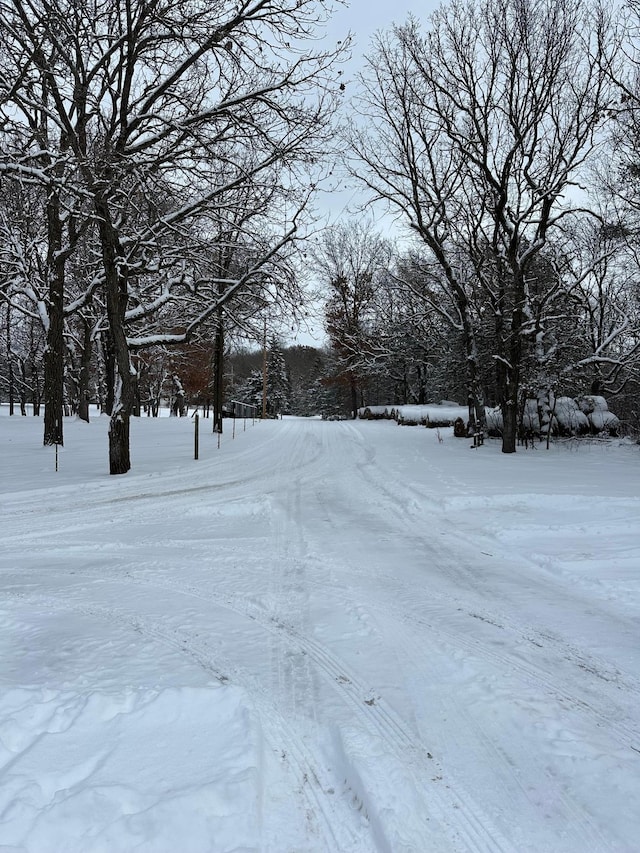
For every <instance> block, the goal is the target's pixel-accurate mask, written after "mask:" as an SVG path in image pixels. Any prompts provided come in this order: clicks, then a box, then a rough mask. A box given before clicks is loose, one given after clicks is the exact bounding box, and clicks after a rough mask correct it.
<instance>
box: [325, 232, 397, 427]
mask: <svg viewBox="0 0 640 853" xmlns="http://www.w3.org/2000/svg"><path fill="white" fill-rule="evenodd" d="M391 254H392V252H391V245H390V243H389V242H388V241H387V240H385V239H384V238H382V237H381V236H380V234H378V233H377V232H375V231H374V230H373V227H372V226H371V224H369V223H360V222H355V223H352V224H346V225H336V226H334V227H333V228H330V229H328V230H327V231H325V232H324V233H323V235H322V237H321V239H320V242H319V245H318V247H317V248H316V250H315V251H314V253H313V263H314V266H315V269H316V272H317V273H318V276H319V278H320V281H321V284H322V287H323V290H324V292H325V294H326V306H325V318H326V320H325V322H326V329H327V333H328V335H329V340H330V341H331V343H332V345H333V347H334V349H335V350H336V353H337V355H338V360H339V366H340V373H341V376H342V378H343V379H344V380H345V381H346V382H348V384H349V390H350V395H351V409H352V414H353V417H354V418H356V417H357V416H358V406H359V391H361V386H362V383H363V381H364V378H365V377H366V375H367V373H368V372H369V371H370V370H371V368H372V356H373V349H374V348H375V347H376V346H377V341H376V339H375V337H374V336H372V335H371V331H372V329H371V326H372V322H373V318H374V317H375V313H376V311H375V304H376V288H377V281H378V280H379V278H380V276H381V275H382V274H384V273H385V272H388V270H389V266H390V263H391Z"/></svg>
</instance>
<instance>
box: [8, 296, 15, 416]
mask: <svg viewBox="0 0 640 853" xmlns="http://www.w3.org/2000/svg"><path fill="white" fill-rule="evenodd" d="M7 366H8V371H9V376H8V381H9V414H10V415H13V411H14V406H15V402H14V401H15V383H14V377H13V356H12V354H11V306H10V305H9V302H8V301H7Z"/></svg>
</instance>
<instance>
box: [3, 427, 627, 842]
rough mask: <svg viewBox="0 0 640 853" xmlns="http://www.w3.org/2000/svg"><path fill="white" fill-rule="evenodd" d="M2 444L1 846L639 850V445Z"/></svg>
mask: <svg viewBox="0 0 640 853" xmlns="http://www.w3.org/2000/svg"><path fill="white" fill-rule="evenodd" d="M239 426H240V429H239V431H238V434H237V436H236V439H235V441H232V440H231V436H230V435H229V434H225V436H224V437H223V440H222V446H221V448H220V449H217V447H216V442H215V439H214V437H213V436H212V435H211V434H210V433H209V429H210V426H208V425H207V422H206V421H204V422H203V429H202V435H201V447H200V454H201V458H200V460H199V461H197V462H196V461H194V460H193V458H192V441H193V438H192V437H193V422H192V421H191V420H190V419H169V418H166V419H160V420H151V419H143V420H140V421H136V422H134V424H133V427H132V431H133V452H132V459H133V465H134V468H133V471H132V472H131V473H130V474H128V475H127V476H124V477H109V476H108V474H107V458H106V452H107V441H106V429H107V421H106V418H97V419H96V420H95V421H94V422H93V423H91V424H90V425H86V424H82V423H79V422H76V421H73V420H72V421H69V422H68V423H67V424H66V446H65V448H64V450H62V451H61V452H60V455H59V471H58V473H55V471H54V451H53V449H51V448H46V449H45V448H43V447H41V446H40V445H41V427H42V425H41V422H40V421H38V420H36V419H33V418H20V417H14V418H11V419H10V418H8V417H2V418H0V447H1V448H2V451H1V455H0V488H1V494H0V525H1V537H0V579H1V584H2V587H1V596H0V636H1V637H2V646H1V648H2V655H1V657H0V766H1V768H2V769H1V770H0V849H1V850H2V851H14V853H17V851H32V853H48V852H49V851H51V853H53V851H55V853H75V852H76V851H77V853H93V851H104V853H119V852H120V851H123V853H129V851H149V853H162V852H163V851H166V853H174V851H181V853H222V852H223V851H265V853H267V851H270V853H293V851H296V853H325V851H330V853H334V851H335V853H372V851H380V852H381V853H382V852H383V851H384V852H385V853H408V851H414V853H432V851H433V853H448V851H487V853H488V851H503V853H507V851H514V853H525V851H532V853H547V851H566V853H569V851H571V852H572V853H573V851H575V853H578V851H580V853H584V851H588V852H589V853H594V851H638V850H640V720H639V714H640V633H639V631H638V628H639V618H638V617H639V615H640V607H639V601H640V522H639V518H640V513H639V511H640V498H639V495H640V489H639V486H640V448H638V447H637V446H633V445H631V444H627V445H625V444H620V443H617V442H614V443H610V444H604V445H577V444H576V443H566V444H561V445H557V446H555V447H554V448H552V449H551V450H550V451H546V450H544V449H542V448H538V449H535V450H529V451H524V450H523V451H522V452H519V453H518V454H516V455H515V456H504V455H503V454H501V453H500V446H499V442H488V443H487V444H485V446H484V447H482V448H479V449H477V450H473V451H470V450H469V441H468V440H467V439H454V438H453V436H452V435H451V431H450V430H446V431H440V435H441V437H443V438H444V440H443V441H442V442H439V441H438V436H437V434H436V431H434V430H426V429H422V428H411V429H410V428H399V427H397V426H396V425H395V424H393V423H391V422H330V423H327V422H322V421H319V420H296V419H285V420H284V421H278V422H275V421H273V422H265V423H260V424H256V425H255V426H252V427H249V428H248V429H247V430H246V431H243V430H242V425H239Z"/></svg>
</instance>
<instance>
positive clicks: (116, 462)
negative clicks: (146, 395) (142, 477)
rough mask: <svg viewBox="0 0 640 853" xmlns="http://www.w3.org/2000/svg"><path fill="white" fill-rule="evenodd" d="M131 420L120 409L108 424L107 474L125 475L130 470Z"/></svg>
mask: <svg viewBox="0 0 640 853" xmlns="http://www.w3.org/2000/svg"><path fill="white" fill-rule="evenodd" d="M130 422H131V418H130V416H129V415H128V414H126V413H125V411H124V409H122V408H120V409H119V411H118V412H114V414H113V415H112V416H111V421H110V423H109V473H110V474H126V473H127V471H129V469H130V468H131V455H130V449H129V448H130V443H129V425H130Z"/></svg>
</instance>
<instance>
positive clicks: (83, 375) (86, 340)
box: [78, 317, 92, 423]
mask: <svg viewBox="0 0 640 853" xmlns="http://www.w3.org/2000/svg"><path fill="white" fill-rule="evenodd" d="M82 325H83V336H82V337H83V341H82V356H81V360H80V375H79V378H78V417H79V418H80V420H81V421H86V422H87V423H89V396H90V394H89V366H90V363H91V346H92V340H91V323H90V322H89V321H88V320H87V318H86V317H82Z"/></svg>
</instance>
